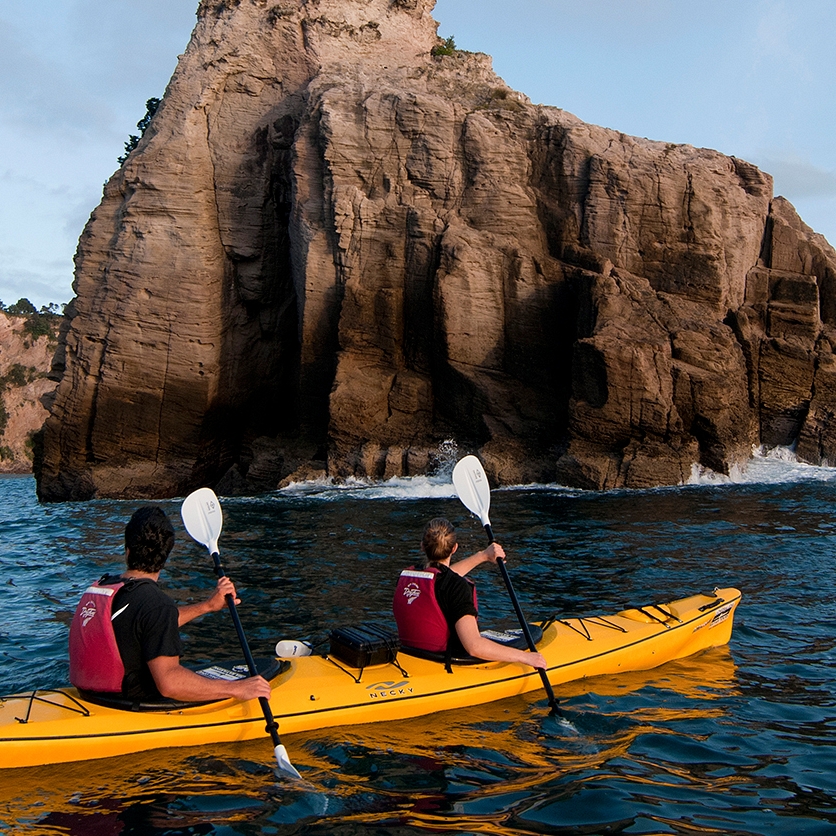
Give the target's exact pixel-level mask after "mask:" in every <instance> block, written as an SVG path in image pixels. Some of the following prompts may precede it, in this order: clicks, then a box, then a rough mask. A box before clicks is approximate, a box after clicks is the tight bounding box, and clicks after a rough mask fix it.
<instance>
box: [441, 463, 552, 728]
mask: <svg viewBox="0 0 836 836" xmlns="http://www.w3.org/2000/svg"><path fill="white" fill-rule="evenodd" d="M453 486H454V487H455V488H456V493H457V494H458V496H459V499H460V500H461V501H462V503H463V504H464V506H465V508H467V510H468V511H470V512H471V513H472V514H475V515H476V516H477V517H479V520H480V521H481V523H482V525H483V526H484V527H485V532H486V533H487V535H488V542H490V543H493V542H494V536H493V530H492V529H491V521H490V519H489V518H488V511H490V507H491V488H490V485H489V484H488V477H487V476H486V475H485V469H484V468H483V467H482V462H480V461H479V459H477V458H476V456H465V457H464V458H463V459H461V460H460V461H459V462H458V463H457V464H456V466H455V467H454V468H453ZM496 562H497V565H498V566H499V573H500V574H501V575H502V580H503V581H504V582H505V588H506V589H507V590H508V595H509V596H510V598H511V603H512V604H513V605H514V612H515V613H516V614H517V620H518V621H519V622H520V627H521V628H522V631H523V635H524V636H525V641H526V644H527V645H528V649H529V650H530V651H531V652H532V653H534V652H536V650H537V648H536V647H535V645H534V640H533V639H532V638H531V631H530V630H529V629H528V622H527V621H526V620H525V616H524V615H523V612H522V608H521V607H520V602H519V599H518V598H517V594H516V593H515V592H514V587H513V585H512V584H511V577H510V576H509V574H508V568H507V567H506V566H505V561H504V560H502V559H500V560H497V561H496ZM537 672H538V673H539V674H540V679H542V680H543V688H544V689H545V691H546V696H547V697H548V699H549V705H550V706H551V710H552V711H551V713H552V714H557V715H559V714H560V713H561V711H560V709H559V708H558V707H557V700H556V699H555V696H554V692H553V691H552V686H551V683H550V682H549V677H548V675H547V674H546V672H545V671H544V670H542V669H540V668H538V669H537Z"/></svg>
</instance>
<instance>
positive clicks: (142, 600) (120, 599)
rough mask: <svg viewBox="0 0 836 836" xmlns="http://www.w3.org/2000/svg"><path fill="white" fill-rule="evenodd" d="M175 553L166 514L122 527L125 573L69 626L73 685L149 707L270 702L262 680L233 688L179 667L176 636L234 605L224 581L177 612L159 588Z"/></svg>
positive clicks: (96, 589)
mask: <svg viewBox="0 0 836 836" xmlns="http://www.w3.org/2000/svg"><path fill="white" fill-rule="evenodd" d="M173 546H174V529H173V528H172V525H171V522H170V521H169V519H168V517H167V516H166V514H165V512H164V511H162V510H161V509H160V508H157V507H154V506H150V505H149V506H145V507H144V508H140V509H139V510H138V511H137V512H136V513H135V514H134V515H133V516H132V517H131V519H130V521H129V522H128V524H127V526H126V527H125V563H126V566H127V568H126V570H125V571H124V572H122V574H121V575H111V576H105V577H103V578H102V579H101V580H100V581H98V582H97V583H95V584H93V585H92V586H90V587H89V588H88V589H87V590H86V591H85V593H84V595H83V596H82V598H81V601H80V602H79V604H78V607H77V609H76V612H75V616H74V617H73V621H72V624H71V626H70V681H71V682H72V683H73V685H75V686H76V687H77V688H78V689H79V690H81V691H84V692H87V693H90V692H93V693H95V692H102V693H108V694H111V695H112V694H121V695H122V696H124V697H125V698H127V699H130V700H133V701H137V702H144V701H156V700H159V699H160V698H161V697H167V698H170V699H174V700H180V701H187V702H192V701H195V702H198V701H203V700H213V699H224V698H226V697H234V698H236V699H240V700H250V699H255V698H257V697H266V698H268V699H269V697H270V684H269V683H268V682H267V681H266V680H265V679H263V678H262V677H260V676H254V677H249V678H247V679H239V680H234V681H226V680H215V679H207V678H206V677H203V676H200V675H198V674H196V673H194V671H191V670H189V669H188V668H184V667H183V666H182V665H181V664H180V657H181V656H182V653H183V645H182V642H181V639H180V631H179V628H180V627H181V626H182V625H184V624H187V623H188V622H189V621H192V620H193V619H195V618H197V617H198V616H201V615H204V614H205V613H210V612H217V611H219V610H221V609H223V608H224V606H225V604H226V600H225V596H226V595H232V596H233V598H234V599H235V601H236V603H239V601H238V599H237V598H235V594H236V593H235V586H234V585H233V583H232V581H230V580H229V578H227V577H222V578H219V579H218V583H217V586H216V588H215V591H214V592H213V593H212V595H211V596H210V597H209V598H207V599H206V600H205V601H203V602H202V603H199V604H186V605H184V606H180V607H178V606H177V605H176V604H175V603H174V601H172V599H171V598H170V597H169V596H168V595H166V593H165V592H163V591H162V590H161V589H160V588H159V587H158V586H157V580H158V578H159V576H160V572H161V571H162V569H163V567H164V566H165V562H166V560H167V559H168V555H169V554H170V552H171V549H172V547H173Z"/></svg>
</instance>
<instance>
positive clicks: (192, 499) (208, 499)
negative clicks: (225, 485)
mask: <svg viewBox="0 0 836 836" xmlns="http://www.w3.org/2000/svg"><path fill="white" fill-rule="evenodd" d="M180 516H181V517H182V518H183V525H184V526H186V531H188V532H189V536H190V537H191V538H192V539H193V540H196V541H197V542H198V543H202V544H203V545H204V546H206V548H207V549H209V551H210V553H212V554H217V553H218V537H220V536H221V528H222V526H223V511H221V503H220V501H219V500H218V497H217V496H215V492H214V491H213V490H212V489H211V488H200V489H198V490H196V491H194V492H193V493H190V494H189V495H188V496H187V497H186V498H185V499H184V500H183V506H182V508H181V509H180Z"/></svg>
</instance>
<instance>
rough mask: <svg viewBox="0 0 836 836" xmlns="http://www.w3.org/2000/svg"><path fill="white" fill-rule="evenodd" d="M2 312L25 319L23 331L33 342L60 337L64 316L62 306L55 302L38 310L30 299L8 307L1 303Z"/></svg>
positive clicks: (18, 301)
mask: <svg viewBox="0 0 836 836" xmlns="http://www.w3.org/2000/svg"><path fill="white" fill-rule="evenodd" d="M0 311H2V312H3V313H5V314H8V315H9V316H22V317H25V318H26V322H24V323H23V330H24V331H25V332H26V333H27V334H29V336H30V337H32V339H33V340H36V339H38V337H49V338H50V339H55V338H56V337H57V336H58V326H59V325H60V323H61V318H62V316H63V312H62V311H61V308H60V306H59V305H56V304H55V302H50V303H49V304H48V305H44V306H43V307H42V308H41V309H40V310H38V309H37V308H36V307H35V306H34V305H33V304H32V303H31V302H30V301H29V300H28V299H18V300H17V302H15V303H14V304H12V305H8V306H6V305H4V304H3V303H2V302H0Z"/></svg>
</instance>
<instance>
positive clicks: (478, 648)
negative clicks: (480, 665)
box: [393, 517, 546, 669]
mask: <svg viewBox="0 0 836 836" xmlns="http://www.w3.org/2000/svg"><path fill="white" fill-rule="evenodd" d="M458 548H459V544H458V542H457V541H456V529H455V528H454V527H453V525H452V524H451V523H450V522H449V521H448V520H446V519H444V518H443V517H437V518H436V519H434V520H431V521H430V522H429V524H428V525H427V527H426V529H425V530H424V537H423V539H422V540H421V550H422V551H423V552H424V556H425V558H426V566H425V567H421V568H416V567H413V568H411V569H406V570H405V571H403V572H401V576H400V579H399V580H398V586H397V589H396V590H395V599H394V603H393V609H394V613H395V621H396V622H397V624H398V634H399V637H400V640H401V644H403V645H405V646H406V647H413V648H417V649H419V650H427V651H430V652H436V653H444V654H445V655H446V656H447V657H448V658H450V657H453V656H463V655H465V654H469V655H470V656H474V657H476V658H477V659H484V660H485V661H491V662H522V663H523V664H525V665H531V666H532V667H533V668H541V669H545V668H546V660H545V659H544V658H543V656H542V655H541V654H540V653H530V652H528V651H525V650H517V649H516V648H513V647H508V646H507V645H503V644H498V643H497V642H492V641H491V640H490V639H486V638H484V637H483V636H482V635H481V634H480V632H479V624H478V622H477V620H476V617H477V615H478V612H479V608H478V604H477V601H476V586H475V584H474V583H473V581H471V580H470V579H469V578H467V577H465V576H466V575H467V574H468V573H469V572H470V571H471V570H472V569H475V568H476V567H477V566H479V565H481V564H482V563H494V564H495V563H496V562H497V560H504V559H505V550H504V549H503V548H502V546H500V545H499V543H491V544H490V545H489V546H488V548H486V549H484V550H482V551H481V552H477V553H476V554H473V555H471V556H470V557H466V558H464V559H462V560H459V561H457V562H456V563H453V564H452V565H451V563H450V561H451V558H452V557H453V555H454V554H455V553H456V551H457V550H458Z"/></svg>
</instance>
